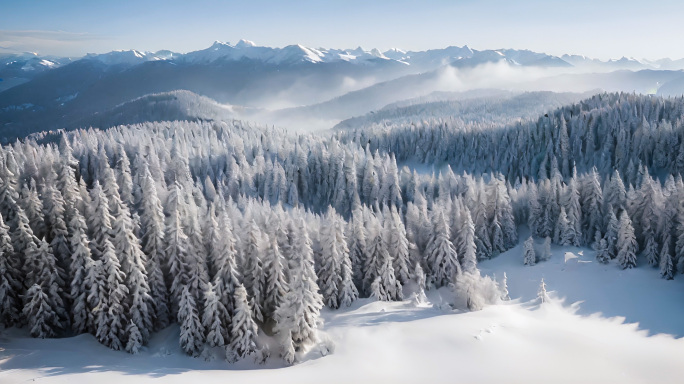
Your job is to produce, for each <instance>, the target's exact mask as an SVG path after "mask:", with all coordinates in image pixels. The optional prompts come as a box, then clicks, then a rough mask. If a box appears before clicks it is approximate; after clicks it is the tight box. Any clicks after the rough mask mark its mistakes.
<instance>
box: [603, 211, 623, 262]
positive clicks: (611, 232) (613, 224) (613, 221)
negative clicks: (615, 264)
mask: <svg viewBox="0 0 684 384" xmlns="http://www.w3.org/2000/svg"><path fill="white" fill-rule="evenodd" d="M619 230H620V222H619V221H618V219H617V217H616V216H615V211H614V210H613V208H612V207H608V220H607V229H606V236H605V239H606V245H607V247H608V255H609V256H610V258H611V259H614V258H615V257H617V239H618V232H619Z"/></svg>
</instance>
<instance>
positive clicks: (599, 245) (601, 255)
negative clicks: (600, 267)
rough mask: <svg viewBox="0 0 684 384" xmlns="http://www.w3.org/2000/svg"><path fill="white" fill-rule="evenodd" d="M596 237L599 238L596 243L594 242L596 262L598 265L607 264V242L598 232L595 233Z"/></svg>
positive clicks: (608, 258)
mask: <svg viewBox="0 0 684 384" xmlns="http://www.w3.org/2000/svg"><path fill="white" fill-rule="evenodd" d="M596 236H597V237H598V238H599V240H598V242H596V260H597V261H598V262H599V263H603V264H607V263H608V262H609V261H610V254H609V253H608V242H607V241H606V239H605V238H604V237H601V232H600V231H596Z"/></svg>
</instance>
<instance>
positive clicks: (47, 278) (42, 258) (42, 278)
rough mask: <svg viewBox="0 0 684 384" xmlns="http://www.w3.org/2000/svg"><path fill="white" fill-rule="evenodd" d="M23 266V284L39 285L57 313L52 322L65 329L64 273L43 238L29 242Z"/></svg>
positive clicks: (66, 321)
mask: <svg viewBox="0 0 684 384" xmlns="http://www.w3.org/2000/svg"><path fill="white" fill-rule="evenodd" d="M25 267H26V268H27V273H26V275H25V280H24V282H25V284H26V285H28V286H29V287H30V286H32V285H34V284H38V285H40V286H41V288H42V290H43V293H45V294H46V295H47V300H48V303H49V306H50V307H51V308H52V310H53V311H54V312H55V314H56V315H57V317H56V318H55V319H54V324H55V325H57V326H58V328H59V329H65V328H66V326H67V324H68V320H69V314H68V313H67V310H66V306H65V300H64V299H65V296H66V293H65V292H64V290H63V287H64V285H65V282H64V281H63V280H62V276H63V275H64V273H63V272H61V271H60V267H59V265H57V260H56V258H55V256H54V254H53V253H52V249H51V248H50V246H49V245H48V243H47V242H46V241H45V239H41V240H39V241H38V243H37V244H36V243H34V242H31V243H29V246H28V248H27V249H26V261H25Z"/></svg>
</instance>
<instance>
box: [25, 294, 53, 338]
mask: <svg viewBox="0 0 684 384" xmlns="http://www.w3.org/2000/svg"><path fill="white" fill-rule="evenodd" d="M24 301H25V302H26V304H24V309H23V316H24V318H25V319H27V320H28V326H29V332H30V333H31V336H33V337H39V338H41V339H44V338H46V337H53V336H55V335H56V334H57V332H58V331H59V330H60V329H61V328H62V325H61V322H60V321H59V318H58V316H57V313H56V312H55V308H54V304H53V303H51V300H50V299H49V298H48V295H47V294H46V293H45V292H44V291H43V288H42V287H41V286H40V285H39V284H33V285H32V286H31V288H29V290H28V292H26V295H25V297H24Z"/></svg>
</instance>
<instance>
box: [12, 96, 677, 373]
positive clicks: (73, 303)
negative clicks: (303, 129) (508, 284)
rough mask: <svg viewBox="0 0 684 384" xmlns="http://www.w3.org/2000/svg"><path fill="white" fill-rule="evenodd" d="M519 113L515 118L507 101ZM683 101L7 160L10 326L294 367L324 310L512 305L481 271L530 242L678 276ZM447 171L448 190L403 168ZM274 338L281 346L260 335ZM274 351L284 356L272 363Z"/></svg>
mask: <svg viewBox="0 0 684 384" xmlns="http://www.w3.org/2000/svg"><path fill="white" fill-rule="evenodd" d="M501 105H504V104H501ZM683 111H684V99H662V98H656V97H648V96H637V95H630V94H602V95H597V96H594V97H592V98H591V99H587V100H585V101H582V102H580V103H577V104H573V105H571V106H567V107H563V108H559V109H556V110H554V111H552V112H549V113H547V114H545V115H543V116H542V117H540V118H539V119H537V120H523V121H521V122H518V123H514V124H511V125H508V126H505V127H500V126H496V127H488V126H487V124H486V123H485V122H470V123H464V122H460V123H456V122H457V121H458V117H454V119H453V120H451V119H446V120H424V121H416V122H404V121H402V122H398V123H396V124H395V125H392V124H375V123H374V124H372V125H371V126H364V127H359V128H358V129H350V130H347V131H336V132H334V133H332V134H330V133H327V134H317V135H316V134H308V135H293V134H290V133H288V132H286V131H284V130H279V129H275V128H266V127H260V126H254V125H251V124H249V123H245V122H241V121H232V122H222V123H218V122H183V121H181V122H179V121H175V122H161V123H143V124H137V125H128V126H120V127H116V128H111V129H109V130H106V131H101V130H97V129H81V130H76V131H71V132H58V133H48V134H44V135H38V136H33V137H29V138H26V139H24V140H20V141H17V142H15V143H14V144H11V145H7V146H4V147H2V148H1V150H0V213H1V214H2V215H1V219H2V220H1V221H0V321H1V322H2V323H4V324H5V325H6V326H12V325H17V326H27V327H29V330H30V333H31V334H32V335H33V336H35V337H61V336H69V335H74V334H80V333H86V332H88V333H92V334H93V335H94V336H95V337H96V338H97V339H98V341H100V342H101V343H103V344H104V345H107V346H109V347H111V348H113V349H116V350H119V349H123V350H126V351H128V352H131V353H136V352H137V351H138V350H139V349H140V348H141V347H142V346H144V345H145V344H146V343H147V342H148V341H149V339H150V336H151V335H152V334H153V333H154V332H156V331H159V330H160V329H163V328H165V327H166V326H168V325H169V324H170V323H174V322H175V323H178V324H179V325H180V330H181V331H180V344H181V346H182V348H183V349H184V350H185V351H186V352H187V353H188V354H190V355H193V356H201V355H203V354H204V353H205V351H206V350H208V349H210V348H224V349H225V351H226V358H227V359H228V360H229V361H236V360H238V359H242V358H245V357H247V356H253V357H255V358H256V359H257V360H258V361H264V360H265V359H266V358H268V356H269V355H270V354H277V355H278V356H281V357H282V358H284V359H285V361H287V362H289V363H292V362H294V361H295V360H296V359H297V356H298V354H300V353H302V352H303V351H305V350H306V349H307V348H309V347H311V346H312V345H313V344H315V343H316V342H317V336H316V329H317V326H318V325H317V319H318V316H319V314H320V311H321V309H322V308H323V306H327V307H329V308H332V309H335V308H339V307H343V306H349V305H351V303H352V302H353V301H355V300H356V299H357V298H359V297H372V298H374V299H377V300H387V301H389V300H406V299H411V300H415V301H421V300H425V293H424V290H431V289H445V288H443V287H446V289H450V290H452V291H453V292H454V293H455V295H456V296H457V297H458V298H459V299H460V300H462V302H464V303H465V308H464V309H470V310H475V309H479V308H481V307H482V306H483V305H485V304H487V303H494V302H497V301H498V300H500V299H502V298H504V297H505V296H506V294H505V292H506V288H505V283H502V282H495V281H494V280H492V279H491V278H489V277H486V276H481V275H480V273H479V271H478V267H477V265H478V261H481V260H485V259H488V258H491V257H495V256H497V255H498V254H500V253H502V252H504V251H506V250H508V249H510V248H512V247H513V246H515V245H516V244H517V243H518V241H519V234H518V229H519V227H521V226H524V227H527V228H529V229H530V231H531V233H532V235H533V236H534V237H537V238H542V239H544V241H543V242H544V247H543V248H544V249H543V250H542V251H540V252H537V251H535V247H534V239H532V238H531V239H528V241H526V242H525V246H524V254H523V255H520V263H523V262H524V263H526V264H528V265H534V264H535V263H536V262H543V260H544V259H545V258H547V257H548V251H547V250H548V248H549V246H550V244H551V243H552V242H553V243H555V244H561V245H571V246H592V247H593V248H594V249H595V250H596V257H597V259H598V261H600V262H604V263H614V264H616V268H633V267H637V266H639V267H642V266H643V267H646V265H652V266H657V267H658V268H659V272H660V274H661V275H662V276H663V277H664V278H667V279H672V278H674V277H675V272H676V271H680V272H684V204H682V200H684V182H683V181H682V178H681V175H680V172H681V171H682V169H684V129H682V120H681V117H682V113H683ZM416 162H427V163H438V162H443V163H445V164H447V165H448V166H446V167H445V170H444V171H443V172H440V173H439V174H425V173H418V172H416V171H415V170H411V169H410V168H409V167H408V166H404V165H403V164H405V163H407V164H409V163H410V164H414V163H416ZM267 338H270V340H275V341H276V342H277V343H276V344H277V346H278V347H277V350H275V348H274V347H273V345H274V344H273V343H267V342H264V340H265V339H267ZM269 345H270V347H269Z"/></svg>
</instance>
